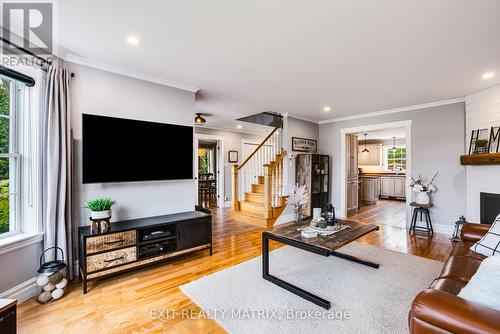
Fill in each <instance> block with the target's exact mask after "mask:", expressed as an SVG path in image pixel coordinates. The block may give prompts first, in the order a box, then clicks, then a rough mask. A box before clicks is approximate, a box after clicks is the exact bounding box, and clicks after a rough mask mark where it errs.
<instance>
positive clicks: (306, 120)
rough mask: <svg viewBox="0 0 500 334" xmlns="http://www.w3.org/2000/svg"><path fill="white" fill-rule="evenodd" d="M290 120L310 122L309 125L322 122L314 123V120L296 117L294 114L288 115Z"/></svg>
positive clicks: (316, 122)
mask: <svg viewBox="0 0 500 334" xmlns="http://www.w3.org/2000/svg"><path fill="white" fill-rule="evenodd" d="M287 115H288V118H295V119H299V120H301V121H304V122H309V123H314V124H320V121H313V120H312V119H307V118H304V117H298V116H294V115H292V114H288V113H287Z"/></svg>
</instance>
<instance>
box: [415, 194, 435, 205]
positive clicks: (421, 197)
mask: <svg viewBox="0 0 500 334" xmlns="http://www.w3.org/2000/svg"><path fill="white" fill-rule="evenodd" d="M416 194H417V198H416V199H415V202H416V203H417V204H423V205H426V204H429V203H430V202H431V199H430V197H429V193H427V192H423V191H421V192H417V193H416Z"/></svg>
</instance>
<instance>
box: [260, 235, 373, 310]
mask: <svg viewBox="0 0 500 334" xmlns="http://www.w3.org/2000/svg"><path fill="white" fill-rule="evenodd" d="M377 230H379V228H378V227H377V228H376V229H374V230H372V231H377ZM372 231H369V232H367V233H365V234H368V233H370V232H372ZM363 235H364V234H363ZM363 235H360V236H358V237H357V238H355V239H353V240H351V241H354V240H356V239H359V238H360V237H362V236H363ZM269 240H274V241H278V242H280V243H282V244H285V245H288V246H292V247H295V248H300V249H302V250H305V251H308V252H311V253H315V254H318V255H322V256H326V257H328V256H330V255H331V256H335V257H338V258H341V259H344V260H348V261H352V262H356V263H359V264H362V265H365V266H368V267H371V268H375V269H378V268H379V267H380V265H379V264H378V263H375V262H371V261H367V260H363V259H360V258H358V257H355V256H352V255H349V254H345V253H341V252H337V251H335V250H328V249H326V248H322V247H318V246H314V245H311V244H308V243H307V242H301V241H298V240H294V239H290V238H286V237H281V236H277V235H275V234H273V233H270V232H263V233H262V278H263V279H265V280H267V281H269V282H272V283H274V284H276V285H278V286H280V287H282V288H283V289H285V290H288V291H290V292H291V293H294V294H296V295H297V296H299V297H302V298H304V299H306V300H308V301H310V302H312V303H314V304H316V305H318V306H320V307H322V308H324V309H326V310H328V309H330V307H331V303H330V302H329V301H328V300H325V299H323V298H321V297H319V296H316V295H315V294H313V293H310V292H308V291H306V290H304V289H302V288H299V287H297V286H295V285H293V284H290V283H288V282H286V281H284V280H282V279H280V278H278V277H276V276H273V275H270V274H269Z"/></svg>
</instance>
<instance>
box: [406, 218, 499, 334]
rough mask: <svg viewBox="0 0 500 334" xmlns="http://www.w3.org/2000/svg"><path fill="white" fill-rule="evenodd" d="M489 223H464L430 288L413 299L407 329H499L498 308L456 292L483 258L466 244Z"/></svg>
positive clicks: (462, 331)
mask: <svg viewBox="0 0 500 334" xmlns="http://www.w3.org/2000/svg"><path fill="white" fill-rule="evenodd" d="M490 227H491V225H485V224H464V226H463V228H462V232H461V237H462V241H460V242H456V243H454V245H453V250H452V252H451V254H450V257H449V259H448V261H446V263H445V264H444V266H443V269H442V270H441V273H440V274H439V276H438V277H437V278H436V279H435V280H434V282H432V284H431V286H430V287H429V289H426V290H424V291H422V292H421V293H419V294H418V295H417V297H416V298H415V300H414V301H413V303H412V306H411V310H410V314H409V326H410V333H418V334H423V333H425V334H430V333H439V334H443V333H458V334H465V333H496V334H498V333H500V311H495V310H493V309H490V308H488V307H485V306H482V305H480V304H477V303H472V302H468V301H466V300H464V299H462V298H459V297H458V296H457V295H458V293H459V292H460V290H462V288H463V287H464V286H466V285H467V283H468V282H469V280H470V279H471V277H472V276H473V275H474V273H475V272H476V271H477V268H478V267H479V265H480V264H481V261H482V260H483V259H484V258H485V257H484V256H482V255H479V254H476V253H474V252H472V251H470V250H469V248H470V247H471V246H472V245H473V244H474V243H475V242H476V241H478V240H479V239H481V237H482V236H483V235H484V234H485V233H486V232H488V230H489V228H490ZM494 279H498V278H494Z"/></svg>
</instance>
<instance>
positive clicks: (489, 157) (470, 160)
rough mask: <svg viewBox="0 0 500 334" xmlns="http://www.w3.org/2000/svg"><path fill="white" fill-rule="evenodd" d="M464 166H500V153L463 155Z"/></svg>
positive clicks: (461, 157) (462, 162) (461, 158)
mask: <svg viewBox="0 0 500 334" xmlns="http://www.w3.org/2000/svg"><path fill="white" fill-rule="evenodd" d="M460 163H461V164H462V165H500V153H485V154H471V155H461V156H460Z"/></svg>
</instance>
